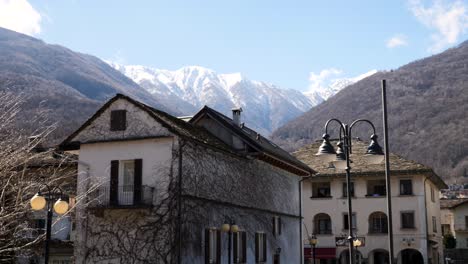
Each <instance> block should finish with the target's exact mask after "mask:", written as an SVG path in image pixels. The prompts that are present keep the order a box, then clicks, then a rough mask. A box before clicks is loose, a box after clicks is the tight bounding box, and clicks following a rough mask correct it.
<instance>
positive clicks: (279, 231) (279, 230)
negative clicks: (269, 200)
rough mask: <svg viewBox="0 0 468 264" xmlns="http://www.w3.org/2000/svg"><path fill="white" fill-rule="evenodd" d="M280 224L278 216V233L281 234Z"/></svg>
mask: <svg viewBox="0 0 468 264" xmlns="http://www.w3.org/2000/svg"><path fill="white" fill-rule="evenodd" d="M281 226H282V223H281V217H278V235H281Z"/></svg>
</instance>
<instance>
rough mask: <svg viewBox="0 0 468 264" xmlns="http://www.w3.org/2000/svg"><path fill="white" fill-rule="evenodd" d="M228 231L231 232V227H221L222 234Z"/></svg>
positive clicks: (226, 225)
mask: <svg viewBox="0 0 468 264" xmlns="http://www.w3.org/2000/svg"><path fill="white" fill-rule="evenodd" d="M229 230H231V226H230V225H229V224H223V225H222V226H221V231H222V232H229Z"/></svg>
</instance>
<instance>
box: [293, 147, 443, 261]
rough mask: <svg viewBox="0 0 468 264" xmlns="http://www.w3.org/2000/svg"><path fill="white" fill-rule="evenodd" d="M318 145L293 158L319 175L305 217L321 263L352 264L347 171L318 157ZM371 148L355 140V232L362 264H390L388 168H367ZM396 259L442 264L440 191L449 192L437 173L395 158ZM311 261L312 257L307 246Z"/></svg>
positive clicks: (306, 188) (306, 196) (307, 192)
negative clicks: (349, 250)
mask: <svg viewBox="0 0 468 264" xmlns="http://www.w3.org/2000/svg"><path fill="white" fill-rule="evenodd" d="M319 146H320V142H316V143H314V144H311V145H309V146H306V147H304V148H302V149H300V150H298V151H297V152H295V153H293V154H294V155H295V156H296V157H297V158H298V159H299V160H301V161H303V162H304V163H306V164H307V165H309V166H311V167H313V168H314V169H316V170H317V171H318V174H317V175H316V176H315V177H312V178H311V179H310V180H308V181H305V182H304V184H303V191H302V193H303V203H304V206H303V215H304V223H305V225H306V227H307V231H308V233H307V232H304V233H303V239H304V240H305V241H307V238H308V236H307V235H311V234H313V235H315V236H316V237H317V240H318V245H317V248H316V258H317V259H320V263H347V261H348V260H347V259H348V256H349V253H348V249H347V248H348V246H347V245H348V244H347V241H346V238H347V237H348V230H349V226H348V203H347V188H346V187H347V186H346V173H345V171H344V170H343V171H341V170H337V169H336V168H335V167H334V166H333V164H332V163H330V164H324V163H322V162H321V161H320V160H318V158H317V157H316V156H315V153H317V150H318V148H319ZM366 150H367V144H365V143H364V142H362V141H360V140H359V139H356V140H354V141H353V154H352V155H351V158H350V159H351V161H352V163H351V182H352V183H351V189H352V193H351V195H352V207H353V215H352V217H353V227H351V228H352V229H353V230H354V233H355V236H356V237H358V238H359V240H361V242H362V245H361V246H360V247H359V248H357V252H358V253H357V254H356V255H357V256H358V258H359V260H360V261H361V262H362V263H369V264H373V263H390V262H389V256H388V251H387V250H388V223H387V221H388V220H387V205H386V199H385V198H386V196H387V191H386V182H385V165H384V163H382V164H377V165H369V164H366V162H365V158H364V154H365V151H366ZM390 169H391V191H392V193H391V198H392V212H393V213H392V215H393V217H392V221H393V233H394V254H395V256H394V257H395V259H396V261H397V263H414V264H417V263H443V262H442V260H443V254H442V249H443V245H442V231H441V225H440V224H441V219H440V205H439V190H440V189H443V188H447V186H446V184H445V183H444V182H443V181H442V179H441V178H440V177H439V176H437V175H436V174H435V173H434V172H433V170H432V169H431V168H429V167H426V166H424V165H422V164H419V163H416V162H414V161H410V160H406V159H403V158H402V157H399V156H397V155H394V154H390ZM305 244H306V245H305V247H306V248H305V251H306V258H312V257H313V256H312V254H311V251H310V245H308V243H305Z"/></svg>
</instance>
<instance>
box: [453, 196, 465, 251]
mask: <svg viewBox="0 0 468 264" xmlns="http://www.w3.org/2000/svg"><path fill="white" fill-rule="evenodd" d="M453 215H454V218H453V219H454V228H455V238H456V239H457V248H468V243H467V239H468V229H467V228H466V224H465V216H468V204H466V203H465V204H462V205H460V206H457V207H456V208H455V209H453Z"/></svg>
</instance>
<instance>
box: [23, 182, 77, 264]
mask: <svg viewBox="0 0 468 264" xmlns="http://www.w3.org/2000/svg"><path fill="white" fill-rule="evenodd" d="M44 186H45V187H46V188H47V192H45V193H43V192H41V191H40V189H42V188H40V189H39V192H38V193H36V194H35V195H34V196H33V197H32V198H31V201H30V204H31V209H33V210H34V211H40V210H42V209H44V208H47V225H46V240H45V247H44V263H45V264H48V263H49V242H50V237H51V229H52V215H53V213H52V208H54V211H55V213H57V214H59V215H63V214H65V213H66V212H67V211H68V203H67V202H66V201H64V200H63V198H64V196H63V192H62V190H61V189H60V188H59V187H54V188H50V186H49V185H47V184H44V185H43V186H41V187H44ZM52 204H53V206H52Z"/></svg>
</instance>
